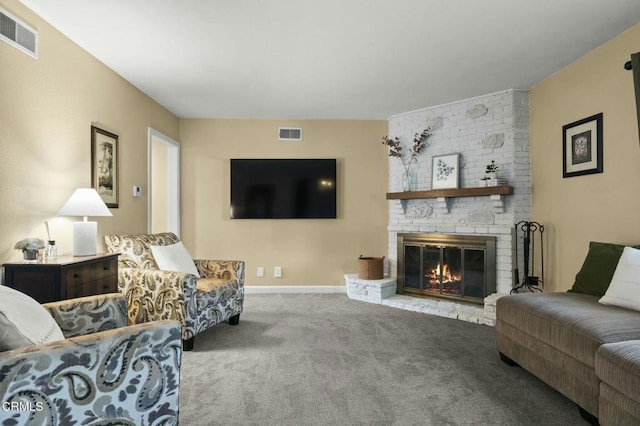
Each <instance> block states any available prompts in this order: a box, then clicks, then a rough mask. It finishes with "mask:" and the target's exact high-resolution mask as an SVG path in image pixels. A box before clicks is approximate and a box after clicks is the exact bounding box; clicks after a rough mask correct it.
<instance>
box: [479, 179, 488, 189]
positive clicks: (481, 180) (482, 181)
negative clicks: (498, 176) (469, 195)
mask: <svg viewBox="0 0 640 426" xmlns="http://www.w3.org/2000/svg"><path fill="white" fill-rule="evenodd" d="M488 182H489V176H482V177H481V178H480V179H479V180H478V186H479V187H480V188H484V187H485V186H487V183H488Z"/></svg>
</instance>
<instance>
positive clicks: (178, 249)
mask: <svg viewBox="0 0 640 426" xmlns="http://www.w3.org/2000/svg"><path fill="white" fill-rule="evenodd" d="M151 253H153V258H154V259H155V260H156V263H157V264H158V268H160V269H161V270H163V271H174V272H185V273H188V274H193V275H195V276H196V277H198V278H200V274H199V273H198V269H197V268H196V264H195V263H193V258H192V257H191V255H190V254H189V251H188V250H187V248H186V247H185V246H184V244H182V241H178V242H177V243H175V244H170V245H168V246H151Z"/></svg>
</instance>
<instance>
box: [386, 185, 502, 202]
mask: <svg viewBox="0 0 640 426" xmlns="http://www.w3.org/2000/svg"><path fill="white" fill-rule="evenodd" d="M512 194H513V186H508V185H502V186H486V187H480V188H458V189H431V190H428V191H409V192H387V200H411V199H417V198H440V197H443V198H452V197H481V196H484V195H512Z"/></svg>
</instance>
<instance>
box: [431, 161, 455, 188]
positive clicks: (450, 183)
mask: <svg viewBox="0 0 640 426" xmlns="http://www.w3.org/2000/svg"><path fill="white" fill-rule="evenodd" d="M459 176H460V154H458V153H455V154H446V155H435V156H433V169H432V173H431V188H432V189H450V188H458V186H459V179H458V178H459Z"/></svg>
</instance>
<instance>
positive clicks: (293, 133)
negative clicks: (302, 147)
mask: <svg viewBox="0 0 640 426" xmlns="http://www.w3.org/2000/svg"><path fill="white" fill-rule="evenodd" d="M278 140H279V141H301V140H302V128H300V127H278Z"/></svg>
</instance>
